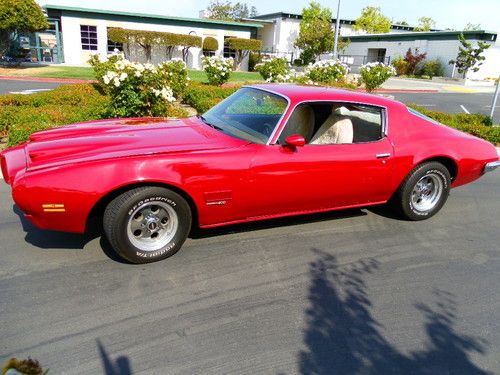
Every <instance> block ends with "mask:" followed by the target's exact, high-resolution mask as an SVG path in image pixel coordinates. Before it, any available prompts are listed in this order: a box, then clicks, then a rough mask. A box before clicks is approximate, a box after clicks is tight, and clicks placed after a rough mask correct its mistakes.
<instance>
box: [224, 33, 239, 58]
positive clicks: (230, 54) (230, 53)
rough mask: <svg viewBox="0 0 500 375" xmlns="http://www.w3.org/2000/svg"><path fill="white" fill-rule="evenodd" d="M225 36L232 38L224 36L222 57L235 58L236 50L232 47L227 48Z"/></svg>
mask: <svg viewBox="0 0 500 375" xmlns="http://www.w3.org/2000/svg"><path fill="white" fill-rule="evenodd" d="M227 38H232V37H230V36H225V37H224V57H225V58H228V57H232V58H233V59H234V58H236V51H235V50H234V49H230V48H229V44H228V43H227V42H226V39H227Z"/></svg>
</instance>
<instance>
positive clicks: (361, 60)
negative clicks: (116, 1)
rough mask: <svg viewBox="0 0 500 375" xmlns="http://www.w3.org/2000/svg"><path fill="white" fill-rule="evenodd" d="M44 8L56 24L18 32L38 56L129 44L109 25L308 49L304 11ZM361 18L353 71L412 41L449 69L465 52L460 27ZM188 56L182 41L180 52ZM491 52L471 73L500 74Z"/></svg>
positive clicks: (223, 46) (345, 29)
mask: <svg viewBox="0 0 500 375" xmlns="http://www.w3.org/2000/svg"><path fill="white" fill-rule="evenodd" d="M44 8H45V11H46V13H47V17H48V20H49V23H50V28H49V29H48V30H46V31H45V32H42V33H35V34H25V35H20V36H19V38H18V41H19V44H20V45H21V47H23V48H29V49H30V50H31V54H30V56H29V59H30V60H31V61H33V62H44V63H62V62H64V63H66V64H71V65H84V64H86V62H87V60H88V58H89V56H90V54H95V53H97V54H99V55H101V56H103V57H104V56H106V55H107V54H108V53H110V52H112V51H113V50H114V49H115V48H118V49H121V48H122V47H123V46H121V45H118V44H116V43H113V42H111V41H109V40H108V37H107V35H108V28H110V27H120V28H125V29H132V30H148V31H160V32H171V33H178V34H191V35H197V36H200V37H202V38H205V37H208V36H210V37H214V38H215V39H217V41H218V46H219V49H218V50H217V51H215V54H216V55H223V56H225V57H229V56H234V51H230V50H229V48H228V46H227V43H225V40H226V39H227V38H228V37H238V38H257V39H260V40H262V52H264V53H267V54H269V55H273V56H279V57H286V58H287V60H289V61H290V62H293V61H294V60H295V59H297V58H299V56H300V52H301V51H300V50H299V49H297V48H296V47H295V46H294V42H295V40H296V38H297V37H298V35H299V29H300V20H301V19H302V16H301V15H300V14H293V13H284V12H277V13H270V14H264V15H259V16H257V17H253V18H248V19H244V20H241V22H230V21H219V20H212V19H207V18H205V17H207V13H206V12H203V11H202V12H200V18H184V17H171V16H164V15H153V14H138V13H129V12H120V11H108V10H101V9H86V8H75V7H69V6H59V5H46V6H45V7H44ZM335 23H336V20H335V19H332V28H334V27H335ZM354 23H355V21H354V20H346V19H341V20H340V35H341V36H342V37H345V38H348V39H349V40H350V44H349V46H348V47H347V48H346V49H345V50H344V51H341V55H340V58H341V60H343V61H344V62H345V63H347V64H349V65H350V66H351V68H352V69H351V71H353V72H357V69H358V68H359V66H361V65H363V64H365V63H367V62H371V61H383V62H386V63H389V62H390V61H391V60H392V59H394V58H395V57H397V56H404V55H405V53H406V51H407V50H408V49H409V48H411V49H412V51H415V49H418V50H419V52H426V53H427V59H438V60H440V61H441V63H442V64H443V67H444V68H445V76H452V74H453V66H451V65H449V64H448V62H449V61H450V60H451V59H455V58H456V56H457V54H458V50H459V46H460V43H459V41H458V35H459V34H460V33H461V32H460V31H440V30H431V31H430V32H414V29H415V28H414V27H411V26H403V25H392V26H391V29H390V32H389V33H387V34H366V33H365V32H363V31H356V30H354V29H353V25H354ZM463 33H464V36H465V37H466V39H467V40H469V41H471V42H473V43H474V42H477V41H485V42H487V43H490V44H494V43H495V41H496V39H497V34H496V33H494V32H490V31H464V32H463ZM129 47H130V48H129V50H130V55H131V59H132V60H135V61H140V62H144V61H145V57H144V53H143V50H142V49H141V48H140V47H139V46H137V45H136V46H129ZM164 50H165V49H164V48H161V47H153V53H152V62H153V63H158V62H161V61H163V60H165V59H166V54H165V51H164ZM204 54H208V53H207V51H203V50H202V49H200V48H190V49H189V55H188V58H187V61H186V62H187V65H188V67H189V68H193V69H198V68H200V66H201V57H202V56H203V55H204ZM181 56H182V54H181V50H180V48H178V50H177V51H176V52H175V53H174V57H179V58H180V57H181ZM485 56H486V57H487V60H486V61H485V62H484V64H483V66H482V67H481V70H480V72H478V73H473V72H470V76H471V77H472V78H484V77H496V76H498V75H499V74H500V63H499V62H498V61H499V58H500V49H498V48H490V49H489V50H487V51H486V52H485ZM331 57H332V55H331V54H327V55H325V56H321V58H322V59H326V58H331ZM246 67H247V61H244V62H243V64H242V69H246Z"/></svg>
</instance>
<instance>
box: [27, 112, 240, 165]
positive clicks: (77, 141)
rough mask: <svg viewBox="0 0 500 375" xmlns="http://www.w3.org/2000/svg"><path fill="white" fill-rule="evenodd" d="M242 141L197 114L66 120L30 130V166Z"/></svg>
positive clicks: (231, 144)
mask: <svg viewBox="0 0 500 375" xmlns="http://www.w3.org/2000/svg"><path fill="white" fill-rule="evenodd" d="M245 143H246V142H244V141H241V140H238V139H235V138H232V137H229V136H227V135H224V134H222V133H220V132H218V131H216V130H215V129H212V128H211V127H209V126H207V125H205V123H203V122H202V121H201V120H200V119H199V118H197V117H189V118H185V119H179V120H167V119H164V118H140V119H139V118H137V119H113V120H100V121H92V122H87V123H79V124H73V125H66V126H62V127H58V128H54V129H50V130H45V131H41V132H37V133H34V134H32V135H31V137H30V139H29V142H28V143H27V144H26V155H27V161H28V168H29V169H38V168H45V167H49V166H53V165H58V164H66V163H75V162H81V161H92V160H101V159H109V158H121V157H131V156H138V155H147V154H159V153H174V152H190V151H200V150H213V149H220V148H232V147H237V146H240V145H242V144H245Z"/></svg>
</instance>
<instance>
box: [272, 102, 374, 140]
mask: <svg viewBox="0 0 500 375" xmlns="http://www.w3.org/2000/svg"><path fill="white" fill-rule="evenodd" d="M382 122H383V116H382V109H381V108H378V107H372V106H367V105H362V104H354V103H338V102H335V103H331V102H330V103H303V104H300V105H298V106H297V107H296V108H295V110H294V111H293V113H292V115H291V116H290V118H289V119H288V121H287V124H286V126H285V128H284V129H283V131H282V133H281V135H280V136H279V138H278V143H279V144H285V139H286V138H287V137H288V136H290V135H295V134H297V135H301V136H303V137H304V138H305V140H306V144H309V145H326V144H348V143H364V142H374V141H377V140H379V139H381V138H382V136H383V134H382V128H383V127H382Z"/></svg>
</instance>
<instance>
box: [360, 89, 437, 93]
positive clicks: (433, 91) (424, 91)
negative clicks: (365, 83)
mask: <svg viewBox="0 0 500 375" xmlns="http://www.w3.org/2000/svg"><path fill="white" fill-rule="evenodd" d="M363 91H364V90H363ZM375 92H395V93H405V92H407V93H417V94H418V93H423V94H425V93H428V94H432V93H437V92H439V90H426V89H423V90H417V89H408V90H406V89H379V90H375Z"/></svg>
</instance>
